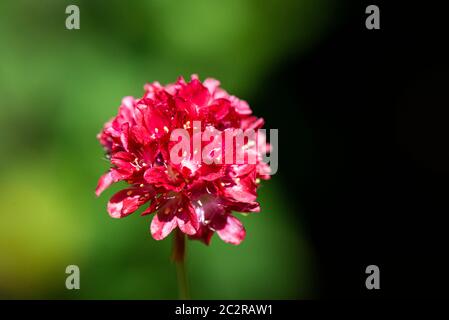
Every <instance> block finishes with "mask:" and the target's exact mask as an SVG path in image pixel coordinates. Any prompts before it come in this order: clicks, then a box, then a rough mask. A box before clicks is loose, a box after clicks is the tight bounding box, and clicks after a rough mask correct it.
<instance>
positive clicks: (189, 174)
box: [96, 76, 270, 244]
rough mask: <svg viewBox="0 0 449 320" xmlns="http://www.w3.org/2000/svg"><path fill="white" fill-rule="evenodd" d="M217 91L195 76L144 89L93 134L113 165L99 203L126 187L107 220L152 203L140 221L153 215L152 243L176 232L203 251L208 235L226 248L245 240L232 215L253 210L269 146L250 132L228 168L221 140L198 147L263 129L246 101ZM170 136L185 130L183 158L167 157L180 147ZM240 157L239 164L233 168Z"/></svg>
mask: <svg viewBox="0 0 449 320" xmlns="http://www.w3.org/2000/svg"><path fill="white" fill-rule="evenodd" d="M219 84H220V83H219V82H218V81H217V80H214V79H206V80H205V81H204V82H203V83H201V82H200V81H199V80H198V78H197V77H196V76H192V79H191V81H190V82H185V81H184V79H183V78H179V79H178V81H177V82H176V83H174V84H169V85H167V86H161V85H160V84H159V83H157V82H155V83H152V84H147V85H145V94H144V96H143V97H142V98H141V99H134V98H132V97H125V98H124V99H123V101H122V105H121V106H120V108H119V112H118V115H117V116H116V117H115V118H114V119H112V120H111V121H109V122H107V123H106V124H105V126H104V128H103V130H102V132H101V133H100V134H99V135H98V139H99V140H100V142H101V144H102V145H103V146H104V148H105V150H106V153H107V155H108V157H109V159H110V161H111V165H112V166H111V169H110V170H109V171H108V172H107V173H106V174H104V175H103V176H102V177H101V178H100V180H99V182H98V186H97V189H96V194H97V196H98V195H100V194H101V193H102V192H103V190H105V189H106V188H107V187H109V186H110V185H111V184H113V183H115V182H118V181H122V180H124V181H126V182H127V183H128V184H129V185H130V187H129V188H126V189H124V190H121V191H119V192H118V193H116V194H115V195H113V196H112V198H111V199H110V200H109V203H108V206H107V209H108V212H109V214H110V215H111V217H113V218H122V217H125V216H127V215H129V214H131V213H133V212H134V211H136V210H137V209H138V208H139V207H140V206H142V205H144V204H145V203H147V202H150V205H149V206H148V208H147V209H146V210H144V211H143V213H142V215H148V214H154V217H153V220H152V222H151V227H150V231H151V234H152V236H153V238H155V239H156V240H161V239H164V238H165V237H167V235H168V234H170V232H171V231H172V230H173V229H175V228H176V227H179V229H180V230H181V231H182V232H183V233H185V234H187V235H189V236H190V237H191V238H192V239H199V240H202V241H203V242H205V243H206V244H209V242H210V239H211V237H212V235H213V233H214V232H216V233H217V234H218V236H219V237H220V238H221V239H222V240H223V241H225V242H228V243H232V244H239V243H240V242H241V241H242V240H243V239H244V237H245V228H244V227H243V225H242V223H241V222H240V221H239V220H238V219H237V218H236V217H235V216H234V215H233V213H232V212H234V211H235V212H257V211H259V204H258V203H257V202H256V198H257V194H256V190H257V187H258V181H259V179H268V178H269V174H270V171H269V167H268V165H267V164H265V163H263V162H262V153H263V152H269V150H270V146H269V145H268V144H267V143H266V140H265V135H264V134H263V133H261V132H256V134H255V135H253V136H248V137H247V138H246V140H242V141H243V144H242V145H241V146H240V147H238V146H237V145H236V147H234V143H232V145H231V149H232V152H234V153H233V154H232V157H231V158H230V159H231V160H232V162H231V163H229V162H226V161H224V160H223V159H224V158H225V156H226V154H225V152H227V151H229V150H230V149H229V146H225V144H224V140H225V139H222V141H221V142H218V143H217V144H213V145H212V143H211V144H210V145H207V142H206V143H204V136H203V141H201V133H202V132H206V133H208V134H209V135H208V137H209V138H211V139H212V140H213V141H215V139H216V138H217V137H218V134H217V132H218V133H220V134H221V133H224V134H230V136H231V137H234V138H235V137H236V136H237V135H238V133H236V131H233V130H235V129H242V130H247V129H252V130H257V129H259V128H261V127H262V126H263V120H262V119H259V118H256V117H254V116H252V115H251V109H250V107H249V106H248V104H247V103H246V102H245V101H243V100H240V99H238V98H237V97H234V96H231V95H229V94H228V93H227V92H226V91H224V90H223V89H221V88H220V87H219ZM196 126H199V127H196ZM175 129H184V130H185V131H186V132H187V133H188V135H189V137H192V138H193V142H192V141H189V142H188V146H189V147H191V148H190V149H189V150H188V151H189V152H184V153H183V154H182V152H180V153H181V154H179V157H180V159H181V161H174V159H172V157H173V156H172V155H171V151H172V150H175V149H173V147H174V146H175V145H176V144H177V143H178V142H179V141H175V140H173V139H172V138H171V134H172V133H173V131H174V130H175ZM195 138H199V139H200V141H201V142H200V143H201V146H200V148H198V146H197V147H195ZM197 141H198V140H197ZM208 141H209V140H208ZM217 141H219V140H217ZM203 144H206V145H203ZM211 145H212V147H211ZM206 148H209V149H206ZM190 151H191V152H190ZM198 154H200V155H201V156H202V157H201V158H200V160H198ZM239 157H240V159H243V161H240V162H238V161H236V159H237V158H239ZM251 157H252V158H251ZM249 159H255V162H251V161H250V160H249ZM206 160H208V161H206ZM219 160H222V161H219ZM214 161H215V162H214Z"/></svg>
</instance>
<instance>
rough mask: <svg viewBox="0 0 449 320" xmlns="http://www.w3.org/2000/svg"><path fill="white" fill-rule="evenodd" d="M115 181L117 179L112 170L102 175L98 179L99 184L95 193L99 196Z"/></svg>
mask: <svg viewBox="0 0 449 320" xmlns="http://www.w3.org/2000/svg"><path fill="white" fill-rule="evenodd" d="M114 182H115V181H114V179H113V177H112V174H111V172H110V171H109V172H107V173H105V174H104V175H102V176H101V177H100V179H99V180H98V185H97V188H96V189H95V194H96V195H97V197H98V196H99V195H100V194H101V193H102V192H103V191H104V190H105V189H106V188H108V187H109V186H110V185H111V184H113V183H114Z"/></svg>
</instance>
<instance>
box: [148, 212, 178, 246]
mask: <svg viewBox="0 0 449 320" xmlns="http://www.w3.org/2000/svg"><path fill="white" fill-rule="evenodd" d="M176 226H177V219H176V218H175V216H173V215H170V216H166V215H163V214H156V215H154V218H153V220H152V221H151V226H150V231H151V235H152V236H153V238H154V239H155V240H162V239H164V238H165V237H167V236H168V235H169V234H170V232H172V231H173V229H174V228H176Z"/></svg>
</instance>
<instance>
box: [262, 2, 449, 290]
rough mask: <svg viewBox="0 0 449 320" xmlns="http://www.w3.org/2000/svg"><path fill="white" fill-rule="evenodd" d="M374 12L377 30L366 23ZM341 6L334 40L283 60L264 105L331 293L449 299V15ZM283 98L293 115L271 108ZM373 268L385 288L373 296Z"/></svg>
mask: <svg viewBox="0 0 449 320" xmlns="http://www.w3.org/2000/svg"><path fill="white" fill-rule="evenodd" d="M357 2H358V4H354V3H357ZM369 4H376V5H378V6H379V8H380V14H381V19H380V20H381V29H380V30H367V29H366V28H365V26H364V22H363V21H362V19H361V12H364V8H366V6H367V5H369ZM339 10H342V11H344V16H345V18H343V19H342V21H340V23H337V24H336V25H335V26H334V28H333V31H332V32H331V34H329V35H328V36H327V38H326V39H325V40H324V41H322V42H321V44H320V45H319V46H318V47H316V48H315V49H314V50H312V51H311V52H310V53H309V54H308V55H307V56H306V57H305V58H304V57H303V58H301V59H295V58H292V59H291V60H288V61H285V63H284V67H283V68H281V70H279V72H277V73H275V74H273V75H272V76H271V77H270V78H269V79H268V81H267V82H266V83H268V86H267V88H266V91H265V92H267V94H266V95H265V96H262V97H260V101H258V102H260V103H264V102H269V103H268V104H266V110H264V112H269V116H268V118H269V119H272V120H271V121H272V122H271V121H270V122H269V125H270V126H272V127H279V128H280V137H281V138H280V141H281V147H280V174H281V175H282V177H283V179H284V181H285V183H287V184H288V186H289V189H290V190H292V198H291V201H296V199H298V200H299V202H300V203H302V206H303V208H304V212H305V213H307V217H306V220H307V223H308V232H310V235H311V239H312V242H313V243H314V244H315V246H316V250H317V252H318V256H319V273H320V274H321V275H322V276H323V277H324V278H323V279H324V281H323V282H322V283H323V284H324V286H323V288H322V293H323V296H324V297H328V298H341V297H364V298H370V297H396V298H397V297H440V296H447V291H445V290H446V289H445V288H446V287H447V283H448V282H447V276H446V273H447V267H448V264H447V262H446V261H445V260H446V258H447V244H448V236H447V223H446V215H447V214H448V212H449V208H448V201H447V200H448V198H447V194H448V169H449V166H448V164H449V162H448V161H449V154H448V144H447V143H448V137H449V135H448V119H449V117H448V115H449V114H448V110H447V108H448V106H449V104H448V102H449V99H448V94H449V90H448V89H449V83H448V76H449V68H448V62H447V57H448V50H447V46H446V44H447V36H448V33H447V18H446V17H445V12H446V11H445V10H444V9H443V8H442V6H440V5H437V4H436V1H435V2H422V3H420V4H413V2H408V1H374V2H372V3H371V2H366V1H362V2H361V3H360V2H359V1H353V2H349V1H347V2H346V5H342V6H340V7H339ZM273 86H274V88H273ZM273 90H274V91H275V92H277V94H276V95H271V92H273ZM279 97H280V99H281V100H282V99H283V98H284V97H290V98H293V99H296V104H295V108H292V109H289V110H288V111H279V110H277V109H276V108H270V105H274V104H277V103H279ZM299 125H300V126H299ZM298 128H300V129H299V131H300V132H299V133H300V134H298ZM290 137H295V138H290ZM305 137H306V138H305ZM292 144H293V145H292ZM287 154H289V155H290V156H287ZM293 193H294V195H293ZM370 264H375V265H378V266H379V268H380V273H381V277H380V279H381V280H380V283H381V284H380V286H381V290H378V291H376V290H371V291H369V290H366V288H365V285H364V279H365V275H364V271H365V268H366V266H367V265H370Z"/></svg>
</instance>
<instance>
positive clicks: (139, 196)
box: [108, 188, 152, 218]
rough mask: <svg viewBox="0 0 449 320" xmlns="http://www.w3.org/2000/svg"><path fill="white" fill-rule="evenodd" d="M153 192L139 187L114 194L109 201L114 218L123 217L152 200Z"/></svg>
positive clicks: (109, 209)
mask: <svg viewBox="0 0 449 320" xmlns="http://www.w3.org/2000/svg"><path fill="white" fill-rule="evenodd" d="M151 196H152V195H151V193H150V192H149V191H148V190H141V189H137V188H128V189H123V190H121V191H119V192H117V193H116V194H114V195H113V196H112V198H111V199H110V200H109V202H108V212H109V215H110V216H111V217H112V218H123V217H126V216H128V215H130V214H131V213H133V212H134V211H136V210H137V209H139V207H140V206H141V205H143V204H144V203H145V202H147V201H149V200H150V197H151Z"/></svg>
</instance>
